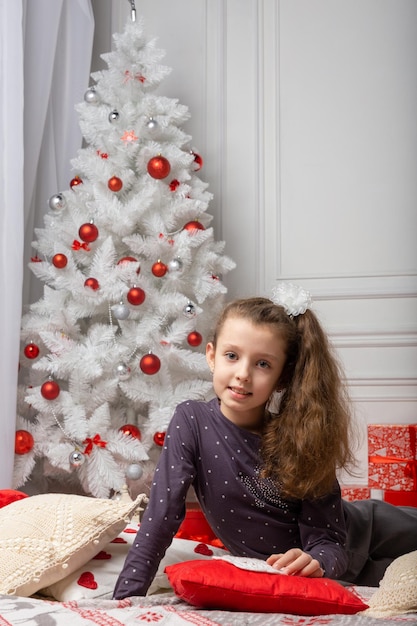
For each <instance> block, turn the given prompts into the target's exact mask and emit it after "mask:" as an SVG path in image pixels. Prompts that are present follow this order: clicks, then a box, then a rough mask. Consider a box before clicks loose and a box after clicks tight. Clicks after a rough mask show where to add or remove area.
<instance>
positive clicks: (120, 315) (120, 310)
mask: <svg viewBox="0 0 417 626" xmlns="http://www.w3.org/2000/svg"><path fill="white" fill-rule="evenodd" d="M111 310H112V313H113V315H114V317H115V318H116V319H117V320H127V318H128V317H129V313H130V311H129V307H127V306H126V305H125V304H123V303H122V302H120V304H115V305H114V306H112V308H111Z"/></svg>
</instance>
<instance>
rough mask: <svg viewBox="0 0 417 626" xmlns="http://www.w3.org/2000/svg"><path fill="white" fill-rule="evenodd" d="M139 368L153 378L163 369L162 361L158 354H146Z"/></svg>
mask: <svg viewBox="0 0 417 626" xmlns="http://www.w3.org/2000/svg"><path fill="white" fill-rule="evenodd" d="M139 367H140V369H141V370H142V372H143V373H144V374H148V376H152V375H153V374H156V373H157V372H159V370H160V367H161V361H160V360H159V357H157V356H156V354H145V356H143V357H142V358H141V360H140V363H139Z"/></svg>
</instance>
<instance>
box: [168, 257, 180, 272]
mask: <svg viewBox="0 0 417 626" xmlns="http://www.w3.org/2000/svg"><path fill="white" fill-rule="evenodd" d="M182 268H183V262H182V261H181V259H180V258H178V257H176V258H175V259H172V261H169V263H168V270H169V271H170V272H181V271H182Z"/></svg>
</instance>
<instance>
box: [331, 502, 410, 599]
mask: <svg viewBox="0 0 417 626" xmlns="http://www.w3.org/2000/svg"><path fill="white" fill-rule="evenodd" d="M343 506H344V510H345V517H346V525H347V531H348V532H347V542H346V549H347V553H348V555H349V567H348V570H347V571H346V572H345V574H344V576H343V580H345V581H346V582H352V583H353V582H354V583H355V584H357V585H365V586H369V587H377V586H378V584H379V581H380V580H381V578H382V577H383V575H384V572H385V570H386V568H387V567H388V565H389V564H390V563H392V561H394V559H396V558H397V557H399V556H401V555H402V554H406V553H408V552H413V551H414V550H417V508H414V507H399V506H393V505H392V504H388V503H387V502H382V501H380V500H357V501H355V502H346V501H344V502H343Z"/></svg>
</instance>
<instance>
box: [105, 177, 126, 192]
mask: <svg viewBox="0 0 417 626" xmlns="http://www.w3.org/2000/svg"><path fill="white" fill-rule="evenodd" d="M107 186H108V188H109V189H110V191H120V190H121V189H122V187H123V181H122V180H121V179H120V178H119V177H118V176H112V177H111V178H110V179H109V180H108V182H107Z"/></svg>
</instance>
